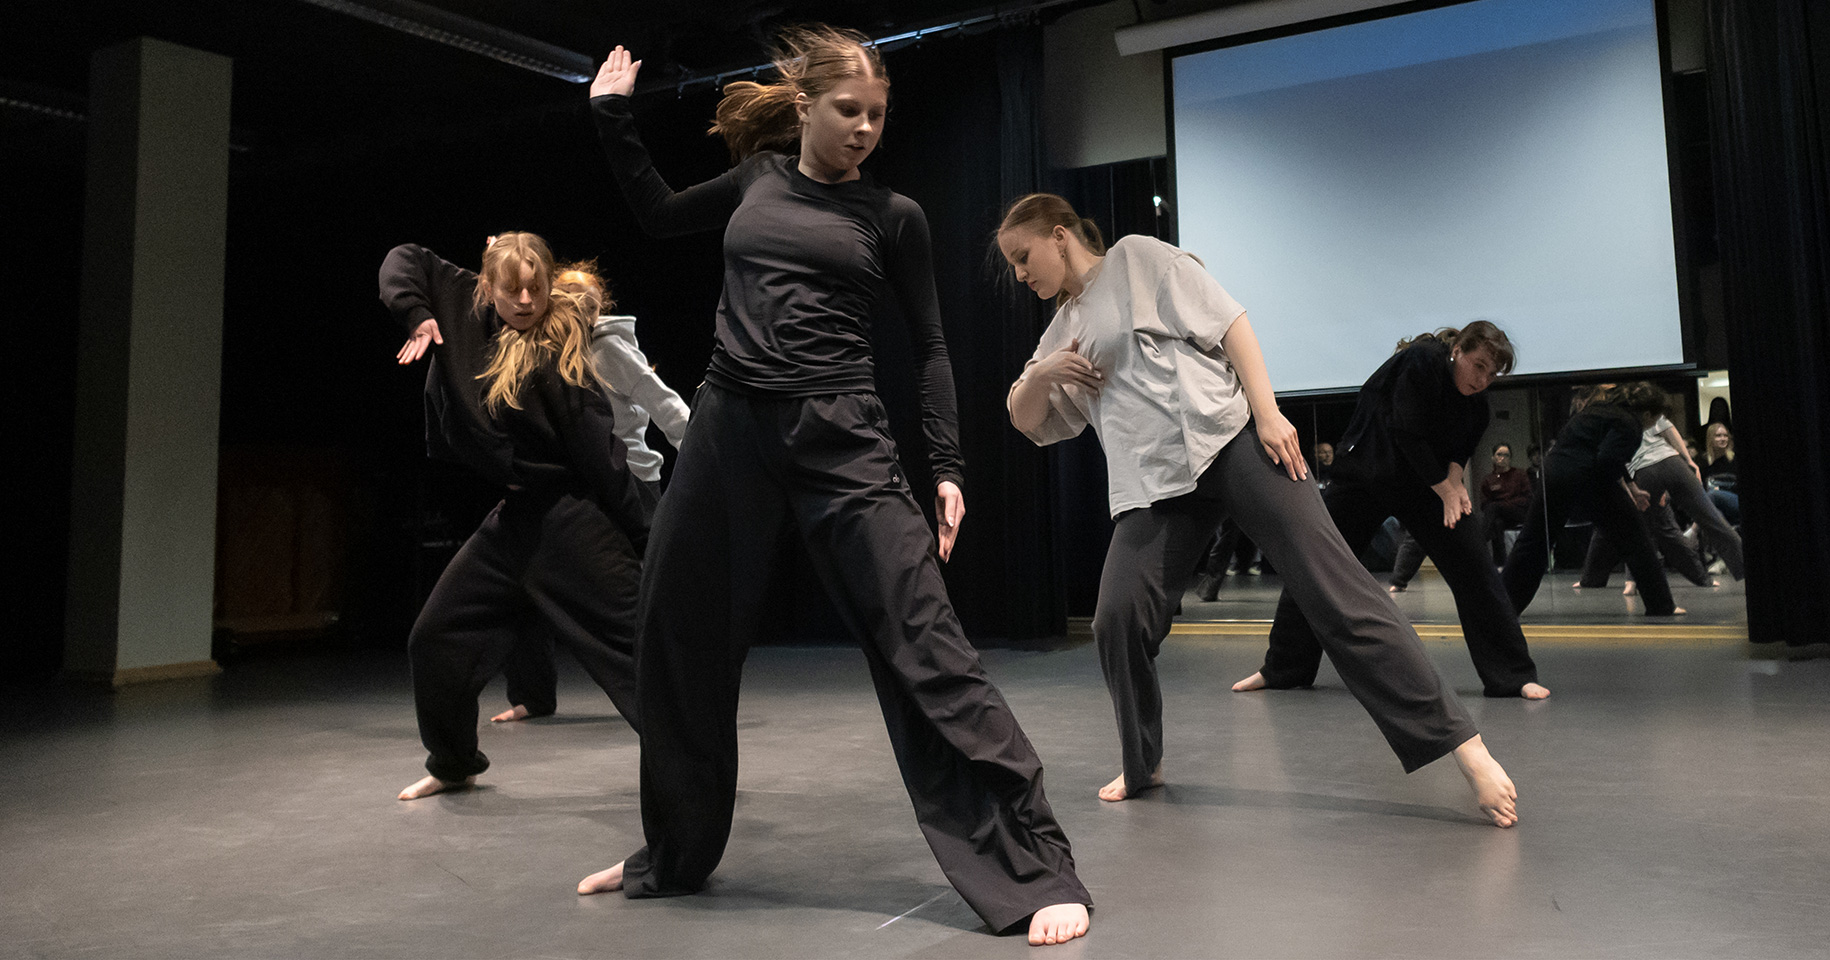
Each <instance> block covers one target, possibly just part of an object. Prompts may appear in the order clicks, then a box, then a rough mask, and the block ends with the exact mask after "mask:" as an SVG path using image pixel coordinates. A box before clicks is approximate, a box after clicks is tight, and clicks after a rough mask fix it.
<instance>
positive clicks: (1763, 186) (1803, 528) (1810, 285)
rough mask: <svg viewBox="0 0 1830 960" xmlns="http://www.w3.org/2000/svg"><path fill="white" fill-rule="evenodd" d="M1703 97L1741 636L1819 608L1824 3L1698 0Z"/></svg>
mask: <svg viewBox="0 0 1830 960" xmlns="http://www.w3.org/2000/svg"><path fill="white" fill-rule="evenodd" d="M1709 74H1710V83H1709V99H1710V114H1711V142H1712V158H1713V163H1714V168H1715V170H1714V178H1715V187H1716V189H1715V193H1716V215H1717V221H1718V236H1719V241H1720V246H1721V253H1722V274H1723V296H1724V303H1725V307H1726V311H1727V327H1728V351H1729V370H1730V375H1731V377H1732V379H1733V383H1734V404H1735V445H1736V448H1737V450H1738V451H1739V453H1740V457H1739V459H1740V460H1741V461H1742V462H1743V465H1742V466H1741V467H1740V485H1741V491H1742V493H1741V503H1742V508H1743V509H1742V514H1743V518H1744V527H1743V534H1744V540H1745V542H1746V553H1747V568H1748V581H1747V615H1748V635H1749V638H1750V639H1752V640H1753V641H1755V642H1758V643H1775V642H1784V643H1788V644H1794V645H1802V644H1807V643H1818V642H1823V641H1824V639H1825V637H1826V634H1825V631H1824V624H1825V622H1826V621H1827V620H1830V591H1826V590H1825V589H1824V585H1825V584H1830V458H1827V457H1826V452H1827V451H1830V143H1827V142H1826V137H1827V136H1830V4H1825V3H1824V2H1823V0H1711V2H1710V4H1709Z"/></svg>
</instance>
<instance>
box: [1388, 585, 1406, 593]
mask: <svg viewBox="0 0 1830 960" xmlns="http://www.w3.org/2000/svg"><path fill="white" fill-rule="evenodd" d="M1385 592H1386V593H1403V592H1404V587H1401V586H1398V585H1397V584H1395V583H1388V584H1386V585H1385Z"/></svg>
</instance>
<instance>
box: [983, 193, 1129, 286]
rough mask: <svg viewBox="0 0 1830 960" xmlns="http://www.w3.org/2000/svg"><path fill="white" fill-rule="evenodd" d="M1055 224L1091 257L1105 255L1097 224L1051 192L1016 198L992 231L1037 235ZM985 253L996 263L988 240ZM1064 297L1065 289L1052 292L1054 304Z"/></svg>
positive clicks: (994, 246)
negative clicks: (1071, 235)
mask: <svg viewBox="0 0 1830 960" xmlns="http://www.w3.org/2000/svg"><path fill="white" fill-rule="evenodd" d="M1056 227H1063V228H1066V230H1067V232H1069V233H1071V234H1073V235H1074V236H1075V237H1076V238H1078V239H1079V240H1080V242H1081V244H1082V245H1084V246H1085V247H1086V248H1087V250H1088V251H1089V252H1091V253H1092V254H1093V255H1094V256H1096V257H1103V256H1105V255H1106V240H1105V238H1104V237H1102V236H1100V233H1099V224H1096V223H1094V222H1093V221H1091V220H1088V219H1087V218H1086V217H1083V216H1081V215H1080V214H1079V213H1077V212H1075V210H1074V205H1073V204H1071V203H1069V202H1067V200H1066V199H1065V198H1063V197H1060V196H1057V195H1055V194H1052V193H1032V194H1029V195H1027V196H1022V197H1018V198H1017V199H1016V201H1015V202H1014V203H1012V204H1011V205H1010V207H1009V208H1008V209H1006V210H1005V211H1004V219H1003V220H1000V221H998V229H997V230H996V231H995V233H998V234H1001V233H1003V232H1004V231H1006V230H1028V231H1030V232H1031V233H1035V234H1037V235H1039V236H1048V235H1049V234H1051V233H1053V232H1054V231H1055V228H1056ZM994 239H995V237H994ZM987 253H988V259H989V260H991V262H992V263H997V258H999V257H1000V256H1001V254H1000V253H999V250H998V245H997V244H996V243H995V242H994V243H992V245H991V249H990V250H989V251H988V252H987ZM999 276H1008V271H1002V270H1000V271H999ZM1067 297H1068V294H1067V291H1065V290H1063V291H1062V292H1060V293H1058V294H1056V295H1055V305H1056V306H1060V305H1061V304H1063V303H1065V302H1066V301H1067Z"/></svg>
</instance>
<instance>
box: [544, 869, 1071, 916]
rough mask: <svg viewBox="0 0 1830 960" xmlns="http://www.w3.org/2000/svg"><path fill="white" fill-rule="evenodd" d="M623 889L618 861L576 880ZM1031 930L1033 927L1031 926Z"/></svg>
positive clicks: (586, 888)
mask: <svg viewBox="0 0 1830 960" xmlns="http://www.w3.org/2000/svg"><path fill="white" fill-rule="evenodd" d="M621 889H623V865H622V863H620V862H619V863H618V864H617V865H616V866H614V867H611V868H610V869H608V870H599V871H597V872H596V873H594V874H591V875H590V876H588V877H586V878H584V879H583V880H580V881H578V895H579V896H581V897H588V896H590V895H591V894H594V893H609V892H610V891H612V890H621ZM1031 929H1032V930H1033V929H1035V928H1033V927H1032V928H1031Z"/></svg>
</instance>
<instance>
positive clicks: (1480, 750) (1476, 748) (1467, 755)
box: [1455, 733, 1519, 827]
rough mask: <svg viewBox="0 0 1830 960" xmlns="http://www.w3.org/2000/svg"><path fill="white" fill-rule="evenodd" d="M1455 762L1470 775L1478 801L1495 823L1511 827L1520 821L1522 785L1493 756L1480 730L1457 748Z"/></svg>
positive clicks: (1470, 783)
mask: <svg viewBox="0 0 1830 960" xmlns="http://www.w3.org/2000/svg"><path fill="white" fill-rule="evenodd" d="M1455 764H1456V766H1459V767H1461V774H1462V776H1464V777H1467V778H1468V786H1470V787H1473V788H1474V802H1475V803H1476V804H1478V805H1479V806H1480V808H1481V812H1482V813H1484V814H1486V815H1487V816H1488V818H1489V819H1491V820H1492V821H1493V825H1494V826H1496V827H1510V826H1512V825H1513V824H1515V823H1518V822H1519V811H1518V799H1519V791H1518V788H1517V787H1514V786H1513V785H1512V778H1511V777H1508V776H1506V771H1505V769H1504V768H1502V767H1501V766H1500V763H1499V761H1498V760H1495V759H1493V754H1491V753H1488V752H1487V745H1486V744H1485V743H1482V742H1481V735H1480V734H1478V733H1477V734H1475V735H1474V736H1473V737H1471V738H1469V739H1468V742H1466V743H1464V744H1462V745H1461V746H1459V747H1456V748H1455Z"/></svg>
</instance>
